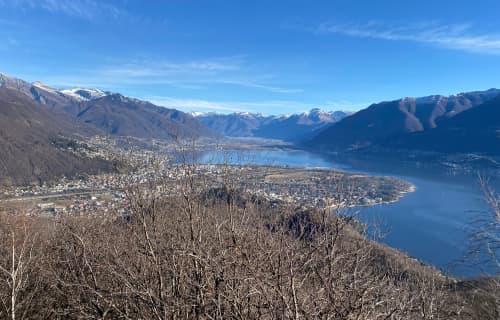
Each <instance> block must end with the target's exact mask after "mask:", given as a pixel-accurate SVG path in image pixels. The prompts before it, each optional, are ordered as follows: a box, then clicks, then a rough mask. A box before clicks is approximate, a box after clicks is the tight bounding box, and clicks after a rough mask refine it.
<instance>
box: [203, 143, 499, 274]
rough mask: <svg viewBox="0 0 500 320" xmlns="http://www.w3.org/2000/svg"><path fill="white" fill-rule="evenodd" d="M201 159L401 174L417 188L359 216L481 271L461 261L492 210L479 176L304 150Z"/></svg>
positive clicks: (428, 252)
mask: <svg viewBox="0 0 500 320" xmlns="http://www.w3.org/2000/svg"><path fill="white" fill-rule="evenodd" d="M198 161H199V162H201V163H228V164H258V165H278V166H290V167H310V168H313V167H323V168H334V169H340V170H345V171H355V172H363V173H369V174H373V175H391V176H396V177H400V178H402V179H405V180H407V181H410V182H411V183H413V184H414V185H416V187H417V190H416V191H415V192H414V193H411V194H408V195H406V196H405V197H404V198H403V199H401V200H400V201H398V202H396V203H392V204H386V205H378V206H374V207H364V208H361V209H360V211H361V212H360V219H361V220H363V221H364V222H367V223H368V224H370V225H378V226H380V227H381V228H382V231H383V233H384V234H385V236H384V238H383V240H382V241H383V242H385V243H387V244H389V245H390V246H393V247H396V248H398V249H401V250H403V251H405V252H407V253H408V254H409V255H411V256H414V257H416V258H418V259H420V260H422V261H424V262H427V263H430V264H433V265H435V266H437V267H439V268H441V269H444V270H446V271H448V272H450V273H452V274H456V275H463V276H471V275H477V274H479V273H481V270H480V269H481V268H479V267H476V268H472V267H467V266H466V265H464V264H463V263H457V262H458V261H460V260H462V258H463V257H464V253H465V251H466V248H467V241H468V234H469V232H470V222H471V221H473V220H474V219H476V218H477V217H478V216H479V215H480V214H482V213H484V212H485V211H486V210H487V207H486V205H485V204H484V202H483V201H482V195H481V192H480V190H479V186H478V183H477V176H476V175H473V174H471V175H466V174H458V173H456V172H452V173H451V172H448V171H446V170H443V169H442V168H440V167H430V168H429V167H427V168H425V169H423V168H422V167H421V166H419V165H412V164H406V165H395V164H391V163H389V162H387V161H380V160H373V161H367V160H363V161H362V160H351V161H349V162H346V160H342V161H339V160H338V159H333V158H326V157H322V156H319V155H316V154H312V153H308V152H304V151H263V150H254V151H244V152H240V151H238V152H237V151H229V152H206V153H203V154H201V155H200V157H199V159H198ZM497 182H498V181H494V183H497ZM483 267H485V266H483ZM485 268H486V269H489V268H487V267H485ZM486 271H492V269H489V270H486Z"/></svg>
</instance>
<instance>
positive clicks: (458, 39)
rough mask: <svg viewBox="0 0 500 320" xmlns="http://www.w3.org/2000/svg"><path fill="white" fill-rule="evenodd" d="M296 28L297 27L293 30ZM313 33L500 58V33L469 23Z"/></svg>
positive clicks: (331, 26) (333, 26)
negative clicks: (490, 55)
mask: <svg viewBox="0 0 500 320" xmlns="http://www.w3.org/2000/svg"><path fill="white" fill-rule="evenodd" d="M296 29H298V28H296ZM303 30H306V31H311V30H313V31H314V32H315V33H317V34H329V33H332V34H341V35H346V36H351V37H358V38H371V39H381V40H387V41H412V42H418V43H423V44H429V45H434V46H437V47H442V48H447V49H454V50H461V51H467V52H474V53H487V54H494V55H500V33H499V34H495V33H483V34H481V33H477V32H474V31H473V28H472V26H471V25H470V24H448V25H446V24H440V23H437V22H421V23H417V24H407V25H388V24H384V23H379V22H374V21H372V22H368V23H365V24H338V23H332V22H327V23H323V24H321V25H320V26H318V27H317V28H315V29H310V28H303Z"/></svg>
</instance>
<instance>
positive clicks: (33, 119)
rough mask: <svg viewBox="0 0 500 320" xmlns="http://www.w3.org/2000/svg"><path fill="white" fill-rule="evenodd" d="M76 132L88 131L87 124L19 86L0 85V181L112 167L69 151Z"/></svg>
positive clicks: (25, 180)
mask: <svg viewBox="0 0 500 320" xmlns="http://www.w3.org/2000/svg"><path fill="white" fill-rule="evenodd" d="M77 134H82V135H86V134H88V131H87V128H85V127H82V126H80V125H79V124H77V123H75V122H74V121H73V120H72V119H71V118H70V117H68V116H67V115H66V114H63V113H58V112H55V111H53V110H50V109H47V108H43V107H40V105H39V104H38V103H36V102H35V101H33V100H32V99H31V98H30V97H28V96H27V95H25V94H23V93H22V92H20V91H18V90H14V89H9V88H6V87H0V184H28V183H39V182H41V181H44V180H46V179H49V178H52V177H56V176H62V175H65V176H73V175H75V174H77V173H97V172H99V171H110V170H114V165H113V164H111V163H109V162H107V161H104V160H102V159H98V158H87V157H83V156H80V155H78V154H76V153H74V152H72V151H71V148H70V146H72V145H73V144H74V140H73V137H74V136H75V135H77Z"/></svg>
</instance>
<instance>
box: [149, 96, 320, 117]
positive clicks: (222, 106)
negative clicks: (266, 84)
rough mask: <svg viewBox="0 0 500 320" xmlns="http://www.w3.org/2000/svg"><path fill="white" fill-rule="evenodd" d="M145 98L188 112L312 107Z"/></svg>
mask: <svg viewBox="0 0 500 320" xmlns="http://www.w3.org/2000/svg"><path fill="white" fill-rule="evenodd" d="M143 99H144V100H148V101H151V102H152V103H154V104H156V105H159V106H163V107H166V108H174V109H180V110H183V111H187V112H190V111H205V112H220V113H231V112H257V113H259V112H260V113H264V114H279V113H283V112H285V111H290V110H293V112H299V111H301V110H309V109H311V107H310V105H309V104H306V103H302V102H297V101H286V100H274V101H257V102H245V101H232V102H231V101H210V100H201V99H178V98H172V97H162V96H152V97H144V98H143Z"/></svg>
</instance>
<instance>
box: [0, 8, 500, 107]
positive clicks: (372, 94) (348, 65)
mask: <svg viewBox="0 0 500 320" xmlns="http://www.w3.org/2000/svg"><path fill="white" fill-rule="evenodd" d="M499 13H500V1H497V0H476V1H466V0H464V1H456V0H455V1H447V0H440V1H438V0H434V1H428V0H421V1H401V0H399V1H388V0H377V1H369V0H364V1H358V0H331V1H312V0H309V1H295V0H286V1H284V0H283V1H278V0H276V1H271V0H267V1H260V0H248V1H238V0H232V1H231V0H227V1H222V0H220V1H219V0H212V1H201V0H200V1H194V0H182V1H181V0H177V1H176V0H165V1H147V0H141V1H135V0H128V1H127V0H122V1H103V0H100V1H98V0H67V1H66V0H0V39H1V40H2V41H0V72H3V73H6V74H8V75H11V76H15V77H19V78H22V79H25V80H28V81H37V80H38V81H42V82H44V83H46V84H49V85H51V86H54V87H71V86H83V87H97V88H101V89H103V90H109V91H114V92H120V93H122V94H125V95H128V96H133V97H137V98H142V99H147V100H151V101H153V102H155V103H157V104H160V105H164V106H167V107H175V108H178V109H181V110H184V111H195V110H200V111H218V112H224V113H226V112H231V111H255V112H262V113H266V114H283V113H290V112H298V111H304V110H308V109H310V108H313V107H320V108H323V109H327V110H337V109H344V110H358V109H360V108H362V107H365V106H367V105H369V104H370V103H373V102H378V101H382V100H390V99H396V98H399V97H405V96H423V95H428V94H453V93H457V92H463V91H472V90H484V89H488V88H491V87H500V77H498V75H499V74H500V19H498V14H499Z"/></svg>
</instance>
